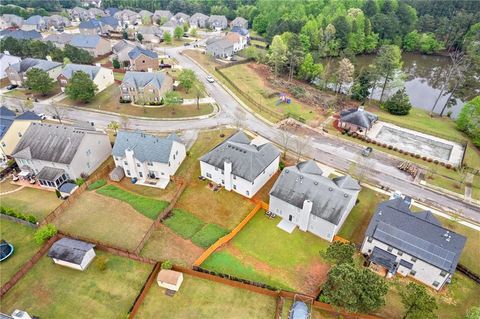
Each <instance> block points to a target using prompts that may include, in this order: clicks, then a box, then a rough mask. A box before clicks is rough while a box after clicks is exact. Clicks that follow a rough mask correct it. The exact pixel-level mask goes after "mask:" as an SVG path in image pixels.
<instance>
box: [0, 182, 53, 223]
mask: <svg viewBox="0 0 480 319" xmlns="http://www.w3.org/2000/svg"><path fill="white" fill-rule="evenodd" d="M6 187H10V186H6ZM3 191H4V190H3V184H2V192H3ZM0 203H1V205H2V206H4V207H8V208H12V209H13V210H15V211H16V212H20V213H22V214H24V215H33V216H35V217H36V218H37V220H38V221H41V220H42V219H44V218H45V216H47V215H48V214H49V213H50V212H52V211H53V210H54V209H55V208H57V206H58V205H60V204H61V203H62V200H61V199H58V198H57V196H56V195H55V192H50V191H47V190H41V189H37V188H31V187H25V188H23V189H21V190H19V191H16V192H13V193H10V194H7V195H0Z"/></svg>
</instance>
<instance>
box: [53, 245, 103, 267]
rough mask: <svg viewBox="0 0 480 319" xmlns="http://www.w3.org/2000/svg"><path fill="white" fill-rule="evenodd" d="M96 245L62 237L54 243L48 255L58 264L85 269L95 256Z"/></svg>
mask: <svg viewBox="0 0 480 319" xmlns="http://www.w3.org/2000/svg"><path fill="white" fill-rule="evenodd" d="M94 247H95V245H93V244H90V243H86V242H83V241H80V240H75V239H71V238H62V239H60V240H57V241H56V242H55V243H54V244H53V245H52V247H51V248H50V250H49V251H48V257H51V258H52V259H53V262H54V263H56V264H59V265H62V266H66V267H69V268H73V269H78V270H82V271H83V270H85V269H87V267H88V265H89V264H90V263H91V262H92V260H93V258H94V257H95V251H94V250H93V248H94Z"/></svg>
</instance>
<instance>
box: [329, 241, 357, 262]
mask: <svg viewBox="0 0 480 319" xmlns="http://www.w3.org/2000/svg"><path fill="white" fill-rule="evenodd" d="M353 254H355V245H354V244H353V243H342V242H340V241H334V242H333V243H332V244H331V245H330V246H328V248H327V251H326V252H325V257H326V258H327V259H328V260H330V261H332V262H334V263H336V264H338V265H340V264H345V263H350V264H351V263H353Z"/></svg>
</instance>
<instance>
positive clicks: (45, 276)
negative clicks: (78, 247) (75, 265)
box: [1, 250, 152, 319]
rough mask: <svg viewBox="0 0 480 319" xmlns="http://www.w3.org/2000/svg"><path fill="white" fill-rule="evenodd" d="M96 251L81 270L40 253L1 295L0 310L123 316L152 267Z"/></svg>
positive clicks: (46, 315) (42, 315) (65, 315)
mask: <svg viewBox="0 0 480 319" xmlns="http://www.w3.org/2000/svg"><path fill="white" fill-rule="evenodd" d="M96 254H97V257H96V258H95V259H94V261H93V262H92V264H91V265H90V266H89V267H88V268H87V270H85V271H83V272H82V271H78V270H75V269H70V268H67V267H64V266H60V265H56V264H54V263H53V262H52V260H51V259H50V258H48V257H47V256H43V257H42V258H41V259H40V260H39V262H38V263H37V264H36V265H35V266H34V267H33V268H32V269H31V270H30V271H29V272H28V273H27V274H26V275H25V277H23V278H22V279H21V280H20V281H19V282H18V283H17V284H16V285H15V286H14V287H13V288H12V290H10V291H9V292H8V293H7V294H6V295H5V296H3V297H2V303H1V311H2V312H4V313H11V312H12V311H13V310H15V309H25V310H28V312H29V313H30V314H31V315H35V316H38V317H40V318H102V319H108V318H112V319H116V318H125V317H126V315H127V312H128V311H129V309H130V307H131V305H132V304H133V302H134V300H135V297H136V296H137V294H138V292H139V291H140V289H141V288H142V286H143V283H144V282H145V280H146V279H147V277H148V275H149V273H150V271H151V269H152V266H151V265H147V264H142V263H138V262H135V261H133V260H130V259H126V258H122V257H118V256H114V255H110V254H106V253H103V252H101V251H98V250H97V251H96ZM104 262H105V265H106V267H105V269H102V267H103V264H104ZM39 279H40V280H39Z"/></svg>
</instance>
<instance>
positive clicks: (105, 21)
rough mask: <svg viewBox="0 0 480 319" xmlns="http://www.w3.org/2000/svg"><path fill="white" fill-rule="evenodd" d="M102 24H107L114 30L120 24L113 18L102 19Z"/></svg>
mask: <svg viewBox="0 0 480 319" xmlns="http://www.w3.org/2000/svg"><path fill="white" fill-rule="evenodd" d="M100 22H101V23H103V24H107V25H109V26H111V27H112V28H116V27H118V26H119V24H120V23H119V22H118V20H117V19H116V18H114V17H112V16H105V17H101V18H100Z"/></svg>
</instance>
